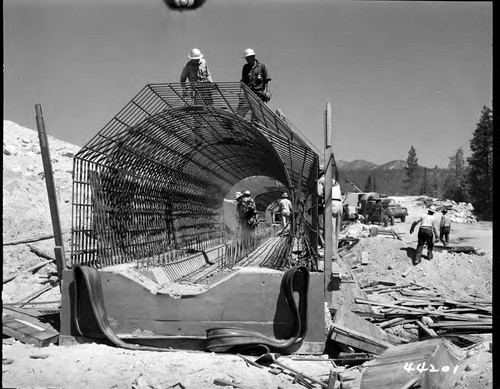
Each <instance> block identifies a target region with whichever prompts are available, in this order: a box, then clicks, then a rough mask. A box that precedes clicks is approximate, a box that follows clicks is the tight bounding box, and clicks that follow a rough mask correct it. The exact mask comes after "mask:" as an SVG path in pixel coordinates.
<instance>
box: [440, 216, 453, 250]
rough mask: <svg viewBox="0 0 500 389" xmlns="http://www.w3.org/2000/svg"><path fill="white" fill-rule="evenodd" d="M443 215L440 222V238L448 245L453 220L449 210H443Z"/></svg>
mask: <svg viewBox="0 0 500 389" xmlns="http://www.w3.org/2000/svg"><path fill="white" fill-rule="evenodd" d="M441 213H442V214H443V216H441V223H440V224H439V240H440V241H441V242H442V243H443V245H445V246H448V243H449V240H450V230H451V220H450V217H449V216H448V215H447V213H448V211H447V210H446V209H443V210H442V211H441Z"/></svg>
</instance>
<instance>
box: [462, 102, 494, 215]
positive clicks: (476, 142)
mask: <svg viewBox="0 0 500 389" xmlns="http://www.w3.org/2000/svg"><path fill="white" fill-rule="evenodd" d="M470 149H471V152H472V154H471V156H470V157H469V158H467V162H468V163H469V171H468V175H467V182H468V186H469V196H470V201H471V203H472V205H473V206H474V208H475V210H476V213H477V214H478V215H479V216H481V217H482V218H483V219H486V220H491V219H492V217H493V111H492V110H491V109H490V108H488V107H486V106H484V107H483V109H482V111H481V118H480V119H479V122H478V123H477V125H476V129H475V130H474V134H473V136H472V139H471V140H470Z"/></svg>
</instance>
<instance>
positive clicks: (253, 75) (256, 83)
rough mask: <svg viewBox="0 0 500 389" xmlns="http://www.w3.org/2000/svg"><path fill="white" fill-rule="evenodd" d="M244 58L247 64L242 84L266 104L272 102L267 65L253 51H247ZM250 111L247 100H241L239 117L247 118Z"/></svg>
mask: <svg viewBox="0 0 500 389" xmlns="http://www.w3.org/2000/svg"><path fill="white" fill-rule="evenodd" d="M243 58H244V59H245V60H246V62H247V63H246V64H245V65H243V69H242V71H241V82H242V83H244V84H245V85H247V86H248V87H249V88H250V89H251V90H252V92H254V93H255V94H256V95H257V96H258V97H259V98H260V99H261V100H262V101H263V102H264V103H267V102H268V101H269V100H271V93H270V92H269V82H270V81H271V77H269V73H268V72H267V68H266V65H264V64H263V63H262V62H259V61H258V60H257V59H256V58H255V51H253V49H246V50H245V52H244V54H243ZM249 110H250V105H249V104H248V102H247V101H246V99H243V98H242V99H240V103H239V105H238V109H237V113H238V115H240V116H241V117H245V115H246V114H247V113H248V111H249Z"/></svg>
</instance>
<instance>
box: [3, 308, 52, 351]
mask: <svg viewBox="0 0 500 389" xmlns="http://www.w3.org/2000/svg"><path fill="white" fill-rule="evenodd" d="M27 323H29V324H27ZM30 324H31V325H30ZM40 328H42V329H43V330H42V331H40ZM2 333H3V334H4V335H7V336H11V337H13V338H14V339H17V340H19V341H21V342H23V343H28V344H32V345H34V346H36V347H45V346H48V345H49V344H51V343H53V344H57V342H58V340H59V333H58V332H57V331H56V330H54V329H53V328H52V327H51V326H50V325H49V324H45V323H42V322H41V321H39V320H36V319H34V318H33V317H31V316H27V315H26V317H23V318H22V319H19V318H17V317H14V316H12V315H8V314H7V315H5V314H2Z"/></svg>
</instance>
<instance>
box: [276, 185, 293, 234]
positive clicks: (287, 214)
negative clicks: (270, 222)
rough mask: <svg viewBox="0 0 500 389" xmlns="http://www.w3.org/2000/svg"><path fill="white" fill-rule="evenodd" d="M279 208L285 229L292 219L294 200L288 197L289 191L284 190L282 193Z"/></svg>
mask: <svg viewBox="0 0 500 389" xmlns="http://www.w3.org/2000/svg"><path fill="white" fill-rule="evenodd" d="M278 205H279V210H280V214H281V225H282V226H283V230H285V229H286V228H287V227H288V226H289V225H290V223H291V220H292V217H291V216H292V202H291V201H290V199H289V198H288V193H286V192H284V193H283V194H282V195H281V199H280V200H279V201H278Z"/></svg>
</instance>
